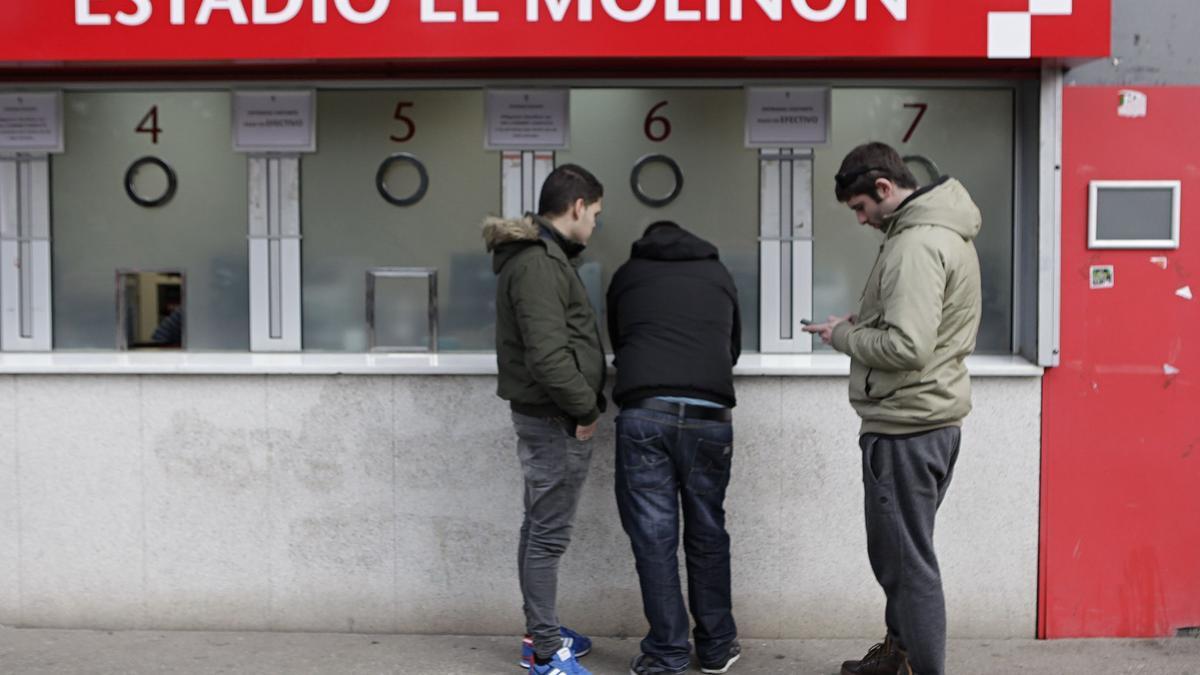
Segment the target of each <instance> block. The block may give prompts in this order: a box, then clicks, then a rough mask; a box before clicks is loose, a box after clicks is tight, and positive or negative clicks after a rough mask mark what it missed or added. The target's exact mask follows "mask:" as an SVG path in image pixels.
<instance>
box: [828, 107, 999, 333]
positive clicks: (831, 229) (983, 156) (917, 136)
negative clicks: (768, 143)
mask: <svg viewBox="0 0 1200 675" xmlns="http://www.w3.org/2000/svg"><path fill="white" fill-rule="evenodd" d="M917 104H924V105H925V106H927V107H926V108H925V109H924V114H923V115H922V117H921V120H920V123H919V124H917V125H916V126H915V128H914V126H913V125H914V122H915V120H916V119H917V116H918V114H920V113H921V111H922V109H921V108H920V107H917ZM910 131H911V135H909V133H910ZM906 136H907V137H908V141H907V142H906V141H905V138H906ZM868 141H883V142H885V143H888V144H890V145H892V146H893V147H895V148H896V149H897V150H899V151H900V153H901V154H903V155H905V156H913V155H915V156H920V157H925V158H927V159H929V160H932V161H933V163H934V164H936V166H937V168H938V169H939V170H940V171H941V173H943V174H947V175H950V176H953V177H955V178H957V179H958V180H960V181H962V183H963V185H965V186H966V188H967V190H969V191H970V193H971V196H972V197H973V198H974V199H975V203H976V204H978V205H979V209H980V211H981V212H982V213H983V230H982V231H981V232H980V235H979V238H978V239H977V240H976V242H975V246H976V248H977V250H978V252H979V262H980V267H981V273H982V282H983V322H982V325H981V326H980V330H979V342H978V347H977V351H978V352H981V353H1007V352H1009V351H1010V349H1011V345H1012V240H1013V229H1012V228H1013V92H1012V91H1011V90H1009V89H835V90H834V92H833V142H832V143H831V144H830V146H829V147H826V148H818V150H817V152H816V162H815V174H814V192H815V195H814V199H813V211H814V242H813V306H814V312H813V313H814V316H815V317H816V318H820V319H823V318H825V317H826V316H828V315H830V314H841V313H845V312H851V311H854V310H855V309H857V308H858V298H859V296H860V294H861V292H862V287H863V284H864V283H866V279H867V275H868V274H869V273H870V270H871V265H872V263H873V262H874V260H875V255H876V253H877V252H878V250H879V245H880V244H881V243H882V241H883V235H882V234H881V233H879V232H878V231H876V230H874V229H872V228H869V227H866V226H860V225H859V224H858V221H857V220H856V219H855V217H854V214H853V213H852V212H851V211H850V210H849V209H848V208H846V206H845V205H844V204H839V203H838V202H837V200H836V199H835V198H834V196H833V176H834V174H836V173H837V170H838V167H839V166H840V165H841V162H842V158H843V157H845V155H846V153H848V152H850V150H852V149H853V148H854V147H855V146H856V145H858V144H860V143H865V142H868ZM910 166H912V167H913V168H914V173H915V174H916V176H917V179H918V180H919V181H921V182H922V183H925V182H928V181H929V180H931V176H930V175H929V172H928V170H927V168H926V167H925V166H924V165H923V164H922V163H921V162H919V161H916V162H910ZM814 348H817V349H821V348H824V349H828V347H825V346H823V345H821V343H820V341H819V340H816V341H814Z"/></svg>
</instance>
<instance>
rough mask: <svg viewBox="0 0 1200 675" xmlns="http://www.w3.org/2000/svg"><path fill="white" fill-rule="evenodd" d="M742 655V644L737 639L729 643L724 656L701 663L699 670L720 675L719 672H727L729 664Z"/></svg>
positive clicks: (711, 674) (712, 674)
mask: <svg viewBox="0 0 1200 675" xmlns="http://www.w3.org/2000/svg"><path fill="white" fill-rule="evenodd" d="M741 657H742V645H741V643H739V642H738V641H737V640H734V641H733V642H730V643H729V652H728V653H727V654H725V658H724V659H722V660H720V661H717V662H715V663H701V664H700V672H702V673H709V674H710V675H721V673H727V672H729V666H732V665H733V662H734V661H737V660H738V659H739V658H741Z"/></svg>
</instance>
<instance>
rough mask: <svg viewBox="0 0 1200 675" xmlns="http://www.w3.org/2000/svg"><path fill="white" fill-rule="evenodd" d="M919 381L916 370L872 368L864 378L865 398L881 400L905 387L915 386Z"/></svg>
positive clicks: (918, 372) (919, 377)
mask: <svg viewBox="0 0 1200 675" xmlns="http://www.w3.org/2000/svg"><path fill="white" fill-rule="evenodd" d="M920 379H921V373H920V371H916V370H901V371H888V370H877V369H874V368H872V369H871V370H869V371H867V376H866V392H867V396H869V397H870V398H873V399H875V400H883V399H885V398H888V397H890V396H892V395H894V394H895V393H896V392H898V391H900V390H901V389H904V388H905V387H908V386H912V385H913V384H916V383H917V382H919V381H920Z"/></svg>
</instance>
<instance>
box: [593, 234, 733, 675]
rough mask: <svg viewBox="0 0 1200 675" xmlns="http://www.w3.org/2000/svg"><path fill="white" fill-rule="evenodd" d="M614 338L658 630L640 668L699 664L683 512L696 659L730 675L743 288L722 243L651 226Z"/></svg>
mask: <svg viewBox="0 0 1200 675" xmlns="http://www.w3.org/2000/svg"><path fill="white" fill-rule="evenodd" d="M608 334H609V337H610V339H611V340H612V348H613V352H615V354H616V367H617V383H616V386H615V388H614V389H613V399H614V400H615V401H616V402H617V404H618V405H620V406H621V413H620V415H619V416H618V417H617V462H616V464H617V466H616V481H615V489H616V496H617V507H618V510H619V511H620V514H621V524H622V526H623V527H624V528H625V532H626V534H628V535H629V540H630V543H631V544H632V547H633V554H634V558H635V559H636V561H637V571H638V578H639V580H640V582H641V588H642V604H643V607H644V610H645V613H646V620H647V621H648V622H649V624H650V632H649V634H648V635H647V636H646V638H645V639H644V640H642V644H641V648H642V649H641V654H639V655H638V656H637V657H635V658H634V660H633V663H632V664H631V666H630V672H631V673H634V675H659V674H667V673H683V672H686V671H687V669H688V666H689V656H688V655H689V652H690V649H689V645H688V615H687V611H686V610H685V609H684V603H683V597H682V594H681V592H680V582H679V565H678V562H677V558H676V549H677V546H678V544H677V542H678V541H679V516H678V512H679V510H680V507H681V505H682V511H683V521H684V523H683V524H684V533H683V547H684V552H685V554H686V556H687V571H688V600H689V603H688V604H689V605H690V608H691V612H692V617H693V618H694V619H695V622H696V628H695V631H694V634H693V635H694V637H695V641H696V653H697V655H698V656H699V660H700V668H701V671H702V672H705V673H724V672H726V671H727V670H728V668H729V666H730V664H732V663H733V662H734V661H736V660H737V658H738V656H739V655H740V653H741V647H740V646H739V644H738V641H737V625H736V624H735V623H734V620H733V612H732V602H731V599H730V570H729V535H728V533H726V531H725V508H724V501H725V490H726V487H728V485H729V472H730V465H731V460H732V458H733V425H732V423H731V419H732V416H731V412H730V409H731V408H733V406H734V405H735V403H736V399H735V397H734V391H733V365H734V364H735V363H737V359H738V355H739V354H740V352H741V328H740V321H739V313H738V303H737V289H736V288H735V286H734V284H733V278H732V277H731V276H730V274H729V271H728V270H727V269H725V266H724V265H723V264H721V261H720V259H719V257H718V254H717V249H716V247H715V246H713V245H712V244H710V243H708V242H707V241H704V240H703V239H701V238H699V237H697V236H696V235H694V234H692V233H690V232H688V231H687V230H685V229H683V228H682V227H680V226H678V225H676V224H675V223H671V222H667V221H661V222H657V223H654V224H652V225H650V227H648V228H646V231H645V233H644V235H643V236H642V238H641V239H640V240H638V241H637V242H635V243H634V244H633V251H632V254H631V256H630V259H629V261H628V262H626V263H625V264H624V265H622V266H621V268H620V269H618V270H617V272H616V274H615V275H614V276H613V280H612V284H611V285H610V286H609V289H608Z"/></svg>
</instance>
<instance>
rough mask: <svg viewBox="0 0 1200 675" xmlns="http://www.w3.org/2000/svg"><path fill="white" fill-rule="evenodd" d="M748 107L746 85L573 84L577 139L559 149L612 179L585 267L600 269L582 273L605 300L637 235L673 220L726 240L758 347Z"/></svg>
mask: <svg viewBox="0 0 1200 675" xmlns="http://www.w3.org/2000/svg"><path fill="white" fill-rule="evenodd" d="M744 108H745V104H744V99H743V94H742V90H741V89H740V88H728V89H682V88H681V89H675V88H647V89H574V90H572V91H571V147H570V149H569V150H566V151H560V152H559V153H557V158H556V159H557V162H558V164H559V165H562V164H565V163H576V164H579V165H581V166H583V167H584V168H586V169H588V170H589V171H591V172H592V173H594V174H595V175H596V177H597V178H598V179H599V180H600V181H601V182H602V183H603V184H604V210H603V213H602V214H601V216H600V220H601V223H602V226H601V227H600V228H599V229H598V230H597V231H596V233H595V234H594V235H593V236H592V240H591V242H589V244H588V248H587V251H586V252H585V253H584V259H585V261H586V262H585V268H584V269H582V270H581V273H583V272H587V271H589V270H590V271H592V274H591V275H588V274H581V276H583V278H584V280H585V282H587V281H588V279H589V276H591V277H593V278H595V280H596V281H595V282H593V284H592V286H599V288H598V289H595V290H593V289H592V288H589V291H592V295H593V296H594V300H595V299H597V296H598V300H599V305H598V306H599V307H603V305H604V303H603V297H604V295H603V292H602V290H603V289H604V288H607V287H608V284H609V282H610V281H611V280H612V275H613V273H614V272H615V271H616V270H617V268H618V267H620V266H621V264H622V263H624V262H625V261H626V260H628V259H629V247H630V244H631V243H633V242H634V241H635V240H637V239H638V238H640V237H641V235H642V232H643V230H645V228H646V226H647V225H649V224H650V223H653V222H655V221H658V220H671V221H674V222H676V223H678V224H679V225H681V226H683V227H685V228H687V229H688V230H690V231H692V232H693V233H695V234H696V235H698V236H700V237H702V238H704V239H706V240H708V241H710V242H711V243H713V244H714V245H716V247H717V248H718V249H719V251H720V255H721V261H722V262H723V263H725V266H726V267H728V268H729V271H730V272H731V274H732V276H733V279H734V282H735V283H736V284H737V289H738V301H739V305H740V309H741V319H742V344H743V345H744V349H745V350H746V351H757V348H758V334H759V308H758V305H759V301H758V288H759V270H758V268H759V247H758V209H759V185H758V168H759V163H758V155H757V153H756V152H755V151H754V150H751V149H748V148H746V147H745V138H744V128H743V124H742V120H743V112H744ZM640 160H645V161H642V162H641V164H640V166H639V161H640ZM635 169H636V174H635ZM604 320H606V317H605V316H604V314H603V310H601V321H602V323H603V321H604ZM602 333H607V331H602ZM604 339H605V343H606V346H607V335H605V336H604Z"/></svg>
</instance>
